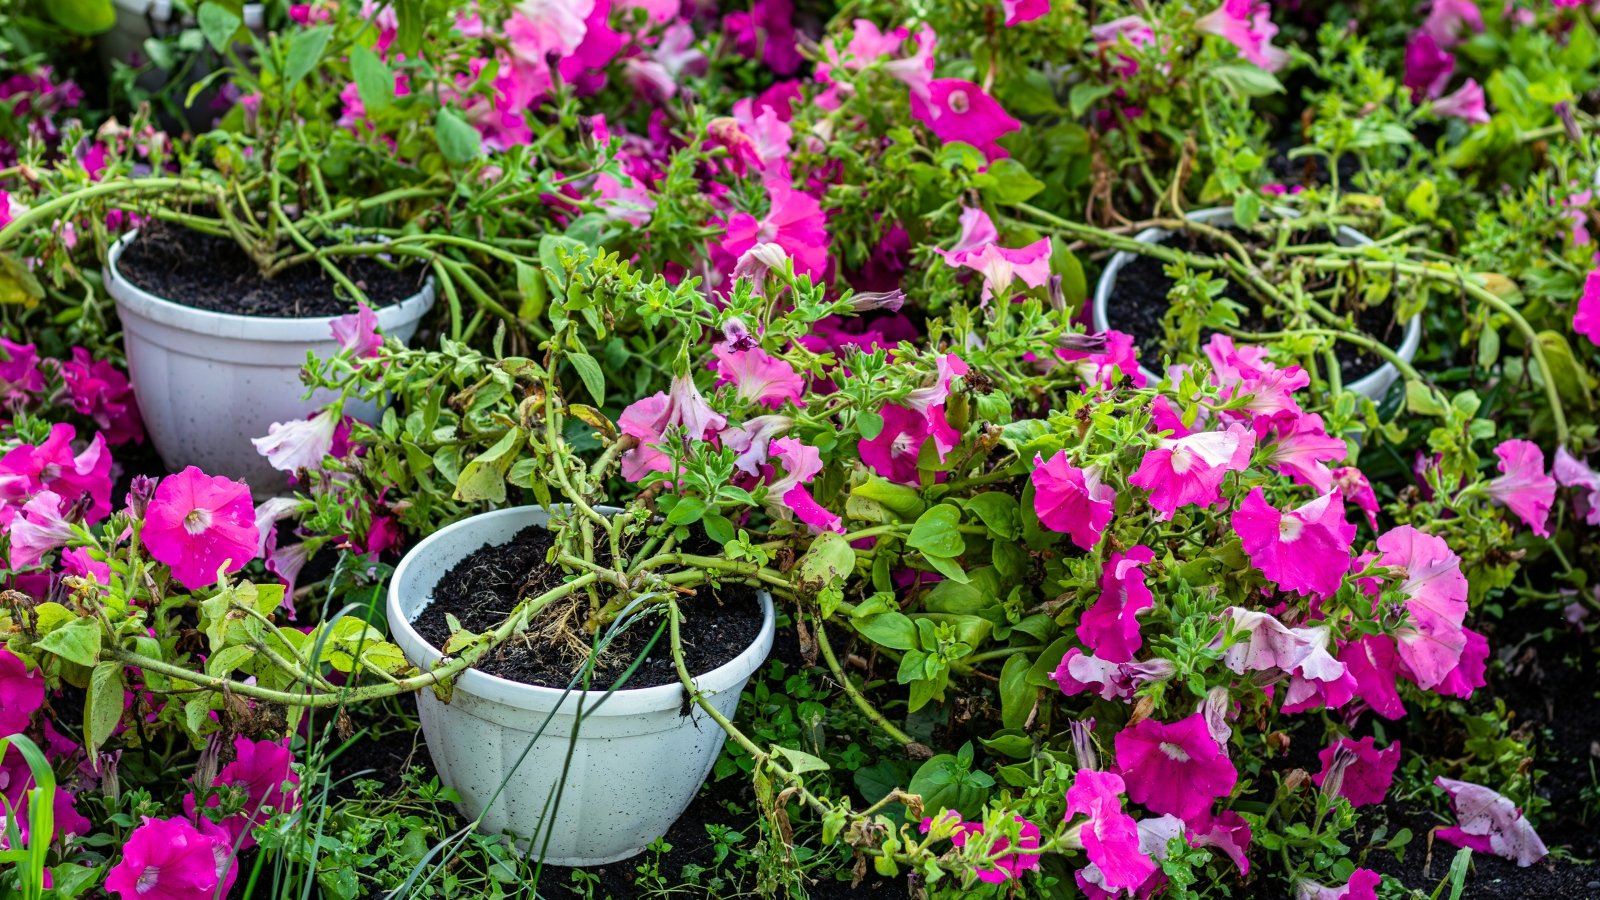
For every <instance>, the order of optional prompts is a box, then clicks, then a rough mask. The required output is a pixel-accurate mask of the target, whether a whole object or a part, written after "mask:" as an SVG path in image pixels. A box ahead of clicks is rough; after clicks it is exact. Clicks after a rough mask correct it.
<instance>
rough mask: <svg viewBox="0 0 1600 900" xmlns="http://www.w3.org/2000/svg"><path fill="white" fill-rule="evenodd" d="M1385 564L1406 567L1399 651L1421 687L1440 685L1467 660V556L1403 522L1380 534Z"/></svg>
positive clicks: (1380, 546) (1378, 560) (1381, 558)
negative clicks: (1404, 614)
mask: <svg viewBox="0 0 1600 900" xmlns="http://www.w3.org/2000/svg"><path fill="white" fill-rule="evenodd" d="M1377 546H1378V550H1379V552H1380V553H1381V555H1380V556H1379V557H1378V559H1377V564H1378V565H1380V566H1388V567H1391V568H1397V569H1401V570H1402V572H1403V577H1402V578H1401V583H1400V585H1399V588H1398V589H1399V592H1400V593H1401V594H1403V595H1404V596H1405V597H1406V600H1405V606H1406V610H1407V612H1408V613H1409V616H1408V618H1407V621H1406V624H1405V625H1403V626H1401V628H1400V630H1399V631H1398V632H1396V634H1395V637H1396V651H1397V652H1398V653H1399V656H1400V660H1401V661H1402V662H1404V663H1405V665H1406V668H1407V669H1409V670H1410V672H1411V674H1412V675H1414V676H1415V680H1416V682H1417V686H1418V687H1422V688H1425V689H1426V688H1432V687H1433V686H1434V685H1436V684H1439V683H1440V682H1441V681H1443V680H1444V678H1445V677H1446V676H1447V675H1449V673H1450V672H1451V671H1452V670H1454V669H1455V668H1456V666H1457V665H1458V664H1459V663H1460V661H1461V654H1462V651H1464V650H1465V649H1466V645H1467V638H1466V635H1465V634H1463V633H1462V629H1461V623H1462V620H1463V619H1464V618H1465V617H1466V614H1467V578H1466V576H1465V575H1463V574H1461V558H1460V557H1458V556H1456V555H1455V554H1454V553H1452V552H1451V550H1450V547H1449V545H1447V544H1446V543H1445V542H1444V541H1443V540H1442V539H1440V538H1437V537H1434V536H1433V535H1431V534H1427V533H1426V532H1422V531H1418V530H1417V529H1415V528H1413V527H1412V526H1410V525H1401V526H1399V527H1397V528H1393V529H1391V530H1389V531H1386V532H1384V533H1383V534H1382V535H1379V536H1378V542H1377Z"/></svg>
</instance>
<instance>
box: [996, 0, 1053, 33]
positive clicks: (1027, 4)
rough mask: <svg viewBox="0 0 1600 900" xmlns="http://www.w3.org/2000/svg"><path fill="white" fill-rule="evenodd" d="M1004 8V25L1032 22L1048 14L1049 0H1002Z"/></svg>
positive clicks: (1008, 26)
mask: <svg viewBox="0 0 1600 900" xmlns="http://www.w3.org/2000/svg"><path fill="white" fill-rule="evenodd" d="M1002 5H1003V6H1005V10H1006V27H1007V28H1010V27H1012V26H1014V25H1021V24H1022V23H1023V22H1032V21H1033V20H1034V19H1040V18H1043V17H1045V16H1047V15H1049V14H1050V0H1002Z"/></svg>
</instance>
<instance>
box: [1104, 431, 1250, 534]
mask: <svg viewBox="0 0 1600 900" xmlns="http://www.w3.org/2000/svg"><path fill="white" fill-rule="evenodd" d="M1254 447H1255V434H1254V432H1251V431H1250V430H1248V429H1246V428H1244V427H1243V426H1241V425H1232V426H1229V428H1228V430H1226V431H1202V432H1198V433H1196V434H1190V435H1185V436H1184V437H1180V438H1162V439H1161V440H1160V441H1158V442H1157V443H1156V446H1155V449H1153V450H1150V451H1148V452H1146V453H1145V455H1144V458H1143V459H1142V460H1140V462H1139V470H1138V471H1137V472H1135V473H1133V475H1132V476H1130V477H1129V478H1128V483H1129V484H1131V485H1133V486H1134V487H1141V488H1144V489H1145V490H1147V491H1149V492H1150V505H1151V506H1152V507H1154V508H1155V509H1156V510H1157V512H1158V513H1159V517H1160V518H1162V519H1170V518H1172V516H1173V514H1174V513H1176V512H1177V511H1178V509H1179V508H1180V507H1184V506H1188V505H1190V504H1197V505H1199V506H1211V505H1213V504H1215V503H1218V502H1220V501H1221V500H1222V479H1223V478H1224V477H1226V476H1227V474H1228V473H1229V472H1241V471H1244V469H1246V468H1247V467H1248V466H1249V465H1250V451H1251V450H1252V449H1253V448H1254Z"/></svg>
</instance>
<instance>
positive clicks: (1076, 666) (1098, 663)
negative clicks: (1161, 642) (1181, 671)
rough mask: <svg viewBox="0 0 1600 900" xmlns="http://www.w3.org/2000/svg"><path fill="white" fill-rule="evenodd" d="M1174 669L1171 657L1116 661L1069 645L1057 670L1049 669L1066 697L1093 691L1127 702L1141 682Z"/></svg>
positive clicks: (1165, 676)
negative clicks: (1101, 657)
mask: <svg viewBox="0 0 1600 900" xmlns="http://www.w3.org/2000/svg"><path fill="white" fill-rule="evenodd" d="M1177 671H1178V669H1177V667H1176V666H1174V665H1173V664H1172V661H1171V660H1166V659H1162V658H1161V657H1159V656H1158V657H1155V658H1153V659H1149V660H1146V661H1144V662H1122V663H1117V662H1111V661H1109V660H1104V659H1100V658H1098V657H1096V656H1093V655H1091V654H1088V653H1084V652H1083V651H1082V650H1079V649H1078V648H1077V647H1069V648H1067V652H1066V653H1064V654H1062V656H1061V662H1060V663H1059V664H1058V665H1057V666H1056V670H1055V671H1054V672H1052V673H1050V680H1051V681H1054V682H1055V683H1056V686H1057V687H1059V688H1061V693H1063V694H1065V695H1066V696H1068V697H1076V696H1077V695H1079V694H1083V693H1094V694H1097V695H1098V696H1099V697H1100V699H1101V700H1122V701H1124V702H1127V701H1130V700H1132V699H1133V694H1134V691H1136V690H1138V689H1139V686H1140V685H1143V684H1149V683H1150V682H1153V681H1167V680H1169V679H1171V678H1172V676H1173V675H1174V674H1175V673H1176V672H1177Z"/></svg>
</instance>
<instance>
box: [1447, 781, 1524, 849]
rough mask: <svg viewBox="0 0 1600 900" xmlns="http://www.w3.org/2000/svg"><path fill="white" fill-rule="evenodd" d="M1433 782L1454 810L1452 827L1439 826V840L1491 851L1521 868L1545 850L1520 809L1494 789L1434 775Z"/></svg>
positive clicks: (1458, 845)
mask: <svg viewBox="0 0 1600 900" xmlns="http://www.w3.org/2000/svg"><path fill="white" fill-rule="evenodd" d="M1433 783H1434V784H1435V785H1437V786H1438V787H1439V788H1440V789H1441V790H1443V791H1444V792H1445V793H1446V794H1448V795H1450V809H1451V811H1452V812H1454V813H1455V814H1456V825H1455V827H1452V828H1441V829H1439V832H1438V834H1439V837H1440V838H1441V839H1442V840H1445V841H1448V842H1450V843H1451V844H1454V845H1456V846H1457V847H1471V848H1472V849H1473V850H1476V851H1477V852H1479V853H1493V854H1494V855H1495V856H1499V857H1502V858H1504V859H1509V860H1512V861H1514V862H1516V864H1517V865H1519V866H1522V867H1524V868H1526V867H1528V866H1531V865H1533V864H1534V863H1536V862H1538V861H1539V860H1541V859H1544V858H1545V856H1546V855H1547V854H1548V852H1549V851H1547V850H1546V849H1545V846H1544V841H1542V840H1540V839H1539V835H1538V833H1537V832H1535V831H1534V830H1533V825H1532V824H1530V823H1529V822H1528V820H1527V819H1525V818H1523V816H1522V810H1520V809H1518V808H1517V805H1516V804H1515V803H1512V802H1511V801H1510V800H1509V799H1507V798H1505V797H1503V796H1501V795H1500V793H1498V792H1497V791H1492V790H1490V789H1489V788H1486V787H1484V786H1482V785H1478V784H1473V783H1471V782H1468V781H1455V780H1453V779H1450V778H1435V779H1434V780H1433Z"/></svg>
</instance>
